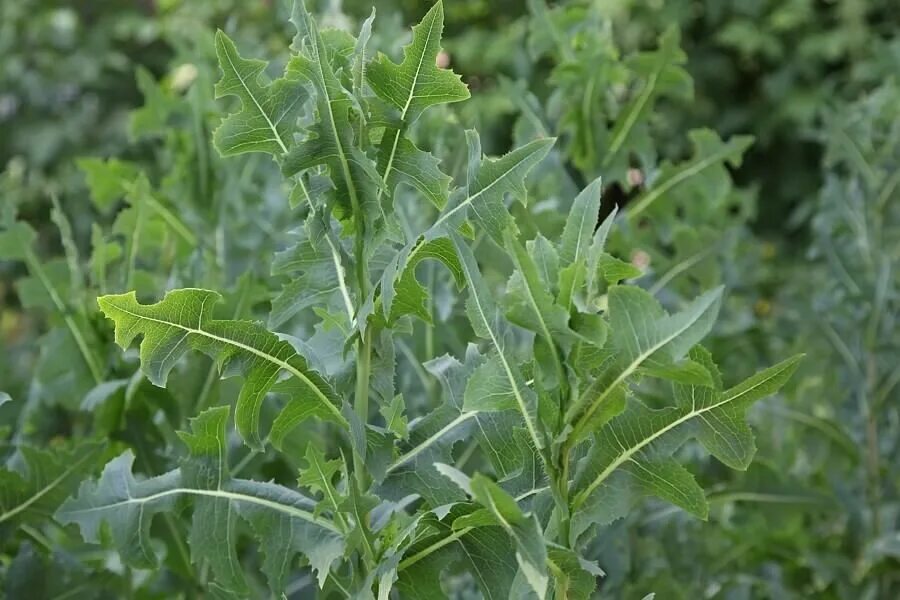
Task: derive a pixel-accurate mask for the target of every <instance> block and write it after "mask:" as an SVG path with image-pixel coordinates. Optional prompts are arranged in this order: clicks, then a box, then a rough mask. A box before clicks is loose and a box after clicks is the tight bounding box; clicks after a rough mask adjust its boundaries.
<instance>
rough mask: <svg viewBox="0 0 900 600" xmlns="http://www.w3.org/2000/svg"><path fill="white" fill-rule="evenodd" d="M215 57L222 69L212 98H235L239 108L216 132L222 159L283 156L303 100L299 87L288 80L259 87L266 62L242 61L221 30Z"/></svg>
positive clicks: (299, 85)
mask: <svg viewBox="0 0 900 600" xmlns="http://www.w3.org/2000/svg"><path fill="white" fill-rule="evenodd" d="M216 56H217V57H218V58H219V66H220V67H221V69H222V79H220V80H219V82H218V83H217V84H216V98H223V97H225V96H237V97H238V98H240V100H241V105H242V107H241V111H240V112H237V113H234V114H231V115H229V116H227V117H225V118H224V119H223V120H222V123H221V125H219V127H218V129H216V131H215V133H214V134H213V141H214V143H215V145H216V148H218V150H219V152H221V153H222V155H223V156H231V155H234V154H242V153H244V152H266V153H268V154H272V155H274V156H281V155H282V154H285V153H287V151H288V146H289V144H290V142H291V133H292V131H293V129H294V127H295V121H296V118H297V116H298V114H299V111H300V109H301V108H302V107H303V102H304V100H305V99H306V97H307V96H306V91H305V90H304V88H303V86H302V84H301V83H300V82H299V81H297V80H296V79H292V78H282V79H278V80H276V81H275V82H273V83H269V84H263V83H261V82H260V78H261V76H262V74H263V71H264V70H265V68H266V62H265V61H262V60H248V59H245V58H242V57H241V55H240V54H238V51H237V48H236V47H235V45H234V42H233V41H231V39H230V38H229V37H228V36H227V35H225V34H224V33H223V32H222V31H221V30H219V31H217V32H216Z"/></svg>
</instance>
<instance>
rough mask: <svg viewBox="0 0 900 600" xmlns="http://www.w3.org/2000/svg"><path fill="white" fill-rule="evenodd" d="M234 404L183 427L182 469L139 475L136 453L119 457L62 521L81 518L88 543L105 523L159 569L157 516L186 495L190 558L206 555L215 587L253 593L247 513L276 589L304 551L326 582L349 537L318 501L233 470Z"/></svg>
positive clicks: (126, 550)
mask: <svg viewBox="0 0 900 600" xmlns="http://www.w3.org/2000/svg"><path fill="white" fill-rule="evenodd" d="M227 419H228V407H224V406H223V407H215V408H211V409H209V410H207V411H206V412H204V413H202V414H201V415H200V416H198V417H197V418H196V419H193V420H192V422H191V431H190V432H185V433H182V434H181V436H182V439H183V440H184V442H185V444H186V445H187V447H188V450H189V452H190V455H189V456H188V457H187V458H186V459H185V460H184V462H183V464H182V466H181V468H179V469H175V470H173V471H170V472H168V473H166V474H164V475H160V476H157V477H153V478H151V479H146V480H142V481H138V480H137V479H135V477H134V475H133V474H132V472H131V468H132V463H133V462H134V456H133V455H132V454H131V452H130V451H128V452H126V453H124V454H122V455H121V456H119V457H118V458H115V459H113V460H112V461H111V462H110V463H109V464H107V465H106V468H105V469H104V470H103V474H102V475H101V477H100V479H99V480H98V481H86V482H84V483H83V484H82V485H81V488H80V489H79V491H78V494H77V496H76V497H74V498H70V499H69V500H67V501H66V502H65V503H64V504H63V505H62V506H61V507H60V508H59V510H58V511H57V513H56V518H57V520H59V521H60V522H61V523H63V524H69V523H75V524H77V525H78V526H79V527H80V529H81V534H82V536H83V537H84V538H85V540H86V541H89V542H93V543H98V542H99V541H100V531H101V526H102V525H104V524H106V525H107V526H108V528H109V532H110V534H111V536H112V541H113V544H114V545H115V547H116V549H117V550H118V552H119V553H120V555H121V556H122V559H123V561H124V562H125V564H127V565H130V566H132V567H136V568H145V569H146V568H154V567H156V565H157V557H156V554H155V552H154V550H153V544H152V540H151V538H150V533H151V525H152V523H153V518H154V517H155V516H156V515H158V514H163V513H170V512H174V511H175V509H176V502H177V501H178V500H179V499H182V500H184V501H187V502H191V503H192V504H193V508H194V510H193V515H192V522H191V533H190V540H191V556H192V560H194V562H197V561H199V560H201V559H204V560H208V561H209V563H210V565H211V566H212V568H213V572H214V573H215V575H216V586H218V587H220V588H222V589H224V591H226V592H228V593H234V594H237V595H243V596H246V595H247V594H248V593H249V590H248V588H247V584H246V581H245V577H244V574H243V567H242V565H241V558H240V556H239V555H238V548H237V546H236V535H237V523H238V519H242V520H243V521H245V522H246V523H247V524H248V525H249V526H250V529H251V530H252V531H253V534H254V536H255V537H256V538H257V539H258V540H260V543H261V547H262V552H263V561H262V570H263V572H264V573H265V574H266V577H267V578H268V580H269V585H270V586H271V588H272V589H273V590H274V591H275V592H276V593H278V592H280V591H282V590H283V589H284V586H285V584H286V577H287V574H288V572H289V568H290V566H291V564H292V562H293V561H292V560H291V559H292V558H293V557H294V556H295V555H296V554H297V553H301V554H303V555H305V556H306V557H307V559H308V560H309V562H310V565H311V566H312V568H313V569H314V570H315V571H316V572H317V573H318V578H319V585H320V586H321V585H323V583H324V581H325V578H326V577H327V575H328V571H329V569H330V566H331V564H332V562H334V561H335V560H336V559H337V558H339V557H340V556H341V554H342V553H343V550H344V543H343V540H342V538H341V535H340V533H339V531H338V529H337V527H336V526H335V525H334V524H333V523H332V522H331V521H328V520H327V519H324V518H322V517H319V516H316V515H315V514H314V513H313V506H314V502H313V501H312V500H309V499H308V498H306V497H304V496H302V495H301V494H299V493H297V492H296V491H294V490H291V489H288V488H285V487H283V486H280V485H276V484H274V483H261V482H257V481H250V480H246V479H235V478H233V477H231V476H230V474H229V471H228V467H227V464H226V462H225V460H226V447H225V440H226V437H225V425H226V422H227Z"/></svg>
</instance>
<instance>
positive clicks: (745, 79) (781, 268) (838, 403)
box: [0, 0, 900, 600]
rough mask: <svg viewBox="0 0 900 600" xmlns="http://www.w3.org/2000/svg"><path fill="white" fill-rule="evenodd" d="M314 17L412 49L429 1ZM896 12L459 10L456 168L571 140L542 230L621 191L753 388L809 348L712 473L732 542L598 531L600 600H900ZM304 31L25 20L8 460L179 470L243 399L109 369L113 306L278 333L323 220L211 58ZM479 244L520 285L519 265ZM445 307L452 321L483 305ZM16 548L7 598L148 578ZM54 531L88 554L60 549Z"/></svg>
mask: <svg viewBox="0 0 900 600" xmlns="http://www.w3.org/2000/svg"><path fill="white" fill-rule="evenodd" d="M311 4H315V8H316V10H317V12H318V13H319V15H321V18H322V22H323V23H327V24H328V25H330V26H332V27H335V28H338V29H340V28H345V29H351V30H356V29H357V28H358V26H359V24H360V23H361V21H362V19H364V18H365V17H367V16H368V15H369V14H370V11H371V7H372V4H374V5H375V7H376V10H377V15H378V19H379V22H380V26H379V28H377V34H376V36H375V37H374V38H373V41H372V45H373V46H374V47H376V48H378V49H379V50H381V51H383V52H385V53H388V54H391V55H394V56H396V55H397V53H398V52H399V48H400V47H401V46H402V45H403V43H405V42H406V41H407V40H408V29H407V25H408V24H409V23H413V22H416V21H417V20H418V19H419V18H420V17H421V16H422V15H423V14H424V13H425V11H427V9H428V8H429V6H430V3H429V2H427V1H418V0H372V1H370V0H352V1H351V0H344V1H343V2H340V1H339V0H318V2H315V3H311ZM896 8H897V7H896V4H895V2H892V1H890V0H747V1H744V2H720V1H718V0H669V1H665V2H664V1H663V0H651V1H649V2H645V1H636V0H593V1H591V0H570V1H560V2H555V3H546V2H544V0H528V1H527V2H524V1H521V0H515V1H514V0H490V1H489V0H451V1H448V2H447V3H446V14H447V24H446V31H445V34H444V38H445V43H444V46H445V48H446V56H444V57H442V59H445V60H446V61H447V62H448V63H449V64H451V65H452V67H453V69H454V70H456V71H457V72H459V73H461V74H462V75H463V78H464V80H465V81H466V83H467V84H468V85H469V87H470V88H471V90H472V93H473V98H472V100H470V101H468V102H466V103H463V104H461V105H459V106H456V107H454V108H453V109H442V110H437V111H434V113H433V114H430V115H429V116H427V117H426V118H423V119H422V120H421V121H420V122H419V123H417V124H416V128H415V129H416V131H414V135H417V136H418V140H417V141H419V142H420V144H421V146H422V147H423V148H426V149H428V150H431V151H432V152H434V153H435V154H436V155H437V156H439V157H441V159H442V160H443V165H444V166H445V168H446V170H447V171H448V172H450V173H453V174H454V175H456V174H457V173H459V172H460V170H461V169H464V161H465V159H464V155H465V143H464V140H462V139H456V138H454V137H453V135H457V134H453V135H451V134H447V133H446V132H447V131H449V130H450V129H451V128H446V127H444V126H443V125H444V124H446V123H447V122H448V121H451V120H452V121H453V122H456V121H460V122H462V123H464V124H465V125H466V126H469V127H477V128H478V129H479V131H480V133H481V139H482V143H483V145H484V148H485V151H486V152H487V153H489V154H500V153H503V152H505V151H506V150H508V149H509V148H511V147H512V146H514V145H516V144H518V143H523V142H527V141H529V140H530V139H533V138H535V137H545V136H550V135H552V136H559V142H558V143H557V145H556V147H555V149H554V151H553V152H552V153H551V155H550V157H549V158H548V159H547V160H546V161H545V162H544V163H543V165H541V166H540V167H539V168H538V169H537V170H536V173H535V175H534V176H533V177H532V178H531V180H530V186H531V189H530V195H531V197H532V202H530V203H529V206H528V207H527V208H524V207H522V206H517V207H516V208H515V210H516V211H517V213H516V218H517V221H518V223H519V224H520V225H521V226H522V228H523V229H526V230H528V231H527V233H528V234H532V235H533V234H535V233H537V232H541V233H544V234H545V235H548V236H551V235H554V234H555V233H557V232H558V231H559V230H560V229H561V226H562V220H563V215H564V214H565V209H567V208H568V204H569V203H570V202H571V199H572V198H573V197H574V196H575V193H576V192H577V191H578V190H580V189H581V188H583V187H584V185H585V183H586V182H588V181H590V180H591V179H593V178H594V177H596V176H598V175H601V176H602V177H603V181H604V211H605V212H607V213H608V212H610V211H612V210H614V208H617V209H618V216H617V219H618V223H619V225H618V227H617V228H616V233H615V235H614V236H613V239H611V244H612V246H613V249H614V251H615V254H616V255H617V256H620V257H623V258H625V259H626V262H623V263H622V265H620V266H621V268H623V269H626V271H625V272H626V273H627V274H628V277H629V278H632V279H635V280H637V281H638V283H640V284H641V285H643V286H644V287H646V288H648V289H650V290H651V291H652V292H653V293H654V294H656V295H657V296H658V297H659V298H660V300H661V301H662V302H663V303H664V304H667V305H670V306H676V305H677V304H678V303H679V302H680V301H681V300H682V299H683V298H688V297H693V296H694V295H696V294H697V293H698V291H699V290H702V289H708V288H709V287H711V286H714V285H717V284H719V283H724V284H725V285H726V286H727V290H728V291H727V294H728V296H727V301H726V305H725V308H724V311H723V316H722V318H721V321H720V323H719V325H718V329H717V331H716V334H715V336H714V340H713V342H712V344H713V351H714V354H715V355H716V356H717V357H721V360H722V362H724V363H726V364H725V365H723V370H724V371H725V372H728V373H732V372H733V373H735V376H742V375H747V374H750V373H752V372H753V371H755V370H756V369H757V368H758V367H759V366H760V365H764V364H769V363H772V362H774V361H775V360H777V359H779V358H783V357H784V356H786V355H788V354H789V353H790V352H793V351H802V352H806V353H807V359H806V361H805V362H804V365H803V367H802V368H801V372H800V373H799V374H798V376H796V377H795V378H794V379H793V380H792V382H791V384H790V389H788V390H786V391H785V392H784V393H782V394H781V395H780V396H777V397H776V398H774V399H772V400H770V401H767V402H766V403H764V404H763V406H762V407H761V408H759V409H758V410H756V411H755V413H754V414H753V419H754V421H755V424H756V425H757V428H756V431H757V444H758V446H759V453H758V456H757V460H756V461H755V463H754V466H753V467H752V468H751V469H750V470H749V471H747V472H745V473H738V474H734V473H732V472H731V471H728V470H726V469H723V468H721V467H720V466H719V465H718V464H717V463H715V462H714V461H710V460H709V459H708V457H706V456H703V455H701V454H700V453H698V452H697V451H696V449H692V448H686V449H685V450H683V452H684V453H685V458H686V459H687V460H691V461H692V462H694V463H696V468H695V469H693V470H694V471H695V472H698V473H701V475H700V477H701V479H702V480H703V481H702V483H703V484H704V487H706V488H707V489H714V490H715V491H714V492H713V494H712V496H711V497H710V501H711V504H712V506H713V510H712V513H711V516H710V520H709V522H708V523H701V522H698V521H696V520H694V519H692V518H691V517H689V516H687V515H685V514H683V513H681V512H679V511H677V510H674V509H672V508H669V507H666V506H662V505H654V504H650V505H649V506H648V507H646V508H645V509H643V510H641V511H638V512H636V513H635V514H634V515H633V516H632V517H630V518H629V519H628V520H626V521H623V522H619V523H615V524H613V525H612V526H610V527H609V528H607V529H606V530H605V531H603V532H601V535H600V536H599V537H598V538H597V542H596V548H595V556H596V557H597V558H598V559H599V561H600V564H601V566H602V567H603V568H604V569H605V570H606V572H607V573H608V574H609V576H608V577H607V578H606V579H605V580H604V582H603V584H602V586H601V592H600V594H601V597H605V598H628V599H630V598H635V599H640V598H643V597H644V596H645V595H646V594H648V593H650V592H656V593H657V597H658V598H666V599H668V598H686V599H687V598H727V599H743V598H809V597H816V598H842V599H844V598H846V599H857V598H862V599H872V600H875V599H888V598H896V597H898V596H900V527H898V525H900V523H898V521H900V514H898V513H900V504H898V498H900V496H898V493H900V490H898V486H900V483H898V482H900V387H898V384H900V371H898V369H897V364H898V359H900V333H898V323H897V318H898V315H900V284H898V278H897V273H896V272H897V270H898V268H900V267H898V265H900V202H898V197H900V192H898V185H900V170H898V167H900V87H898V85H897V83H896V82H895V75H896V74H897V73H898V70H900V37H894V36H895V33H896V32H897V31H900V14H898V12H897V10H896ZM286 16H287V7H286V6H284V5H282V4H281V3H280V2H278V1H277V0H271V1H270V0H203V1H188V0H95V1H92V2H78V3H59V2H54V1H52V0H16V1H15V2H11V1H10V2H3V3H0V132H2V134H0V203H2V204H0V211H2V212H0V228H2V231H3V232H4V233H3V235H5V237H4V238H3V240H4V243H0V260H2V262H0V356H2V357H3V360H0V391H2V392H4V393H6V394H9V396H5V395H2V394H0V456H2V457H3V458H4V459H5V460H6V461H7V466H8V467H9V468H10V469H13V470H15V469H18V468H19V467H17V466H16V465H20V464H22V463H21V460H22V457H21V456H19V455H18V454H17V453H14V452H12V445H11V442H15V443H20V442H22V441H27V442H28V443H29V444H32V445H34V446H37V447H47V448H52V449H53V452H56V453H57V454H54V455H53V456H50V455H48V456H45V457H43V458H41V459H40V460H47V461H49V463H53V461H54V460H56V461H57V462H58V461H59V460H64V459H65V457H66V456H68V455H66V454H65V452H68V451H69V450H68V446H67V444H68V441H67V440H68V439H69V438H74V437H77V436H78V435H79V433H80V432H83V431H86V430H90V431H92V432H94V433H100V434H102V435H104V436H108V437H109V438H110V439H112V440H115V442H116V443H118V444H123V445H126V446H133V447H149V448H158V449H159V450H158V453H159V454H160V455H159V456H157V457H156V458H157V459H158V460H159V461H160V463H161V464H162V463H163V462H164V461H166V460H169V459H170V458H171V457H169V456H165V449H166V448H167V444H168V443H170V442H171V441H172V440H173V439H174V433H173V432H174V430H176V429H178V428H180V427H182V426H183V425H184V423H185V419H186V418H187V417H189V416H191V415H193V414H196V409H197V408H199V407H202V406H207V405H209V404H211V403H213V402H215V398H216V397H217V396H218V395H219V394H228V393H229V390H228V383H227V382H218V381H216V380H215V377H214V375H215V371H214V369H212V368H211V365H210V364H209V363H202V362H201V363H198V364H196V365H191V366H190V368H189V369H187V370H186V371H185V372H183V373H182V374H181V377H182V379H183V381H182V383H183V385H179V386H174V387H173V389H170V390H159V389H156V388H153V387H152V386H150V385H149V384H148V383H147V382H146V381H142V380H141V379H140V377H136V376H134V375H133V374H134V372H135V368H134V367H135V357H134V356H128V355H126V356H125V357H124V358H120V357H119V353H118V352H115V351H114V350H112V340H111V339H109V337H110V333H109V330H108V327H106V325H105V324H104V323H103V322H102V319H100V318H99V317H98V316H97V313H96V308H95V303H94V301H93V298H94V296H95V295H96V294H98V293H106V292H114V291H122V290H125V289H131V288H137V289H138V291H139V292H140V293H142V294H145V295H148V296H158V295H160V293H161V292H162V291H163V290H165V289H170V288H172V287H178V286H187V285H191V286H205V287H213V288H218V289H225V290H232V292H233V293H232V295H231V298H230V299H229V302H228V306H227V307H226V310H227V311H230V313H231V314H234V315H236V316H251V315H252V316H260V315H261V314H264V311H265V310H266V308H267V305H268V302H269V301H270V300H271V298H272V296H273V294H274V292H275V290H269V289H267V288H265V287H264V286H263V285H262V284H261V283H260V281H266V280H267V279H268V278H267V276H266V275H267V271H268V269H269V265H270V257H271V254H272V252H273V251H274V250H276V249H278V248H281V247H283V246H284V243H285V239H286V235H285V232H286V231H287V230H288V229H290V227H291V226H292V225H296V224H297V223H298V222H299V220H298V218H297V217H296V215H292V214H291V212H290V210H289V208H288V203H287V202H286V200H285V194H286V191H285V190H284V189H283V188H282V184H281V178H280V175H279V174H278V173H276V172H275V171H274V168H273V167H272V166H271V165H270V164H269V163H268V162H267V161H264V160H260V159H258V158H255V157H254V155H244V156H242V157H240V158H237V159H229V160H228V161H227V162H225V161H223V160H222V159H220V158H219V157H218V156H217V155H216V153H215V152H214V151H213V150H212V147H211V144H210V136H211V131H212V129H214V127H215V126H216V124H217V123H218V119H219V116H220V112H221V111H222V109H223V105H222V104H220V103H219V102H217V101H215V99H214V98H213V91H212V86H213V83H214V82H215V81H216V80H217V79H218V71H217V68H216V67H215V61H214V59H215V57H214V53H213V43H212V39H213V34H214V32H215V29H216V28H222V29H225V30H226V31H227V32H229V34H230V35H233V36H235V37H236V38H237V41H238V45H239V46H240V47H241V48H244V49H247V54H251V52H250V51H251V50H253V52H252V54H254V55H256V56H259V57H261V58H271V57H273V56H278V55H279V54H280V53H281V51H282V50H283V49H284V48H285V47H286V45H287V44H288V42H289V40H290V34H289V31H288V29H287V27H285V25H284V23H286V21H287V19H286ZM280 66H281V65H278V64H273V65H272V68H273V69H277V68H279V67H280ZM526 237H531V235H526ZM479 253H480V257H481V258H482V259H483V261H484V262H485V264H490V263H491V261H490V259H491V257H492V248H491V244H490V243H488V242H485V243H484V244H483V245H482V247H481V248H480V249H479ZM487 275H488V276H489V277H490V273H487ZM501 276H502V269H498V273H497V275H496V277H495V278H496V279H497V280H499V279H500V277H501ZM434 285H435V286H436V287H437V288H439V286H440V285H442V283H441V282H440V281H435V282H434ZM437 298H438V302H439V303H440V301H441V300H440V295H437ZM439 308H440V310H439V311H438V314H439V315H440V319H441V320H442V321H445V322H449V323H452V322H453V319H454V318H455V317H454V310H455V308H454V307H453V306H449V305H446V306H440V304H439ZM450 332H451V333H448V335H446V336H443V337H442V339H440V340H437V341H435V340H434V339H428V337H427V333H422V332H414V333H422V335H414V336H412V337H411V338H410V340H409V343H410V344H417V343H421V344H431V345H432V346H434V345H435V344H437V345H438V347H437V348H435V347H431V348H430V352H429V354H431V355H435V353H440V352H443V351H453V352H455V353H456V354H458V355H459V354H461V353H462V352H461V348H459V347H456V346H455V344H457V341H456V340H455V339H454V336H453V335H452V329H451V330H450ZM79 339H80V340H82V342H84V343H81V344H80V343H79ZM85 340H86V341H85ZM401 349H402V348H401ZM401 362H402V360H400V359H398V363H401ZM404 369H405V370H404ZM420 370H421V368H419V370H418V371H417V370H416V369H415V365H406V366H405V367H403V368H400V367H398V379H399V380H400V381H401V387H405V388H407V389H412V390H415V389H416V386H420V385H425V386H426V387H427V383H426V384H422V383H421V377H420V375H421V373H419V371H420ZM420 391H422V390H420ZM425 391H427V390H425ZM412 395H414V394H412ZM407 397H410V394H407ZM6 398H12V399H13V400H14V401H13V402H5V399H6ZM7 440H8V441H7ZM60 453H62V454H60ZM138 455H139V456H145V457H147V460H148V463H152V462H153V460H154V459H153V458H152V457H153V455H152V454H148V453H138ZM298 456H299V454H298ZM60 457H63V458H60ZM250 458H253V457H250ZM36 460H37V459H36ZM248 460H249V459H248ZM101 462H102V461H97V464H100V463H101ZM49 463H48V464H49ZM51 466H52V465H51ZM32 468H33V467H32ZM48 468H50V467H48ZM141 468H142V469H144V470H145V472H154V471H159V470H161V469H159V468H156V467H155V466H154V465H153V464H147V465H143V466H142V467H141ZM257 468H258V469H260V470H261V471H262V472H263V473H267V474H268V475H269V476H276V475H277V474H279V473H283V472H289V471H285V465H278V464H270V463H264V462H263V463H260V464H259V465H257ZM20 470H21V469H20ZM2 481H3V480H2V479H0V482H2ZM170 525H171V527H178V524H170ZM4 527H5V525H4V524H3V523H2V522H0V533H3V534H4V535H0V578H2V579H3V580H4V583H3V585H4V586H5V588H4V589H5V590H6V592H7V594H8V595H9V596H10V597H16V593H17V590H19V588H17V587H16V586H18V585H20V584H21V582H22V581H24V580H26V579H27V577H28V574H29V573H35V572H45V573H46V572H47V570H48V569H51V568H52V569H54V570H55V571H58V572H59V573H62V574H63V575H62V576H61V577H60V579H59V580H51V581H44V582H43V583H42V585H43V586H45V587H44V588H42V589H41V590H38V591H34V590H32V591H34V594H33V595H31V596H29V597H32V598H44V597H46V598H52V597H56V595H55V594H57V593H58V592H59V591H60V590H63V589H66V588H67V587H71V586H72V585H76V584H77V585H80V586H83V588H84V589H85V590H90V593H91V594H93V595H92V596H91V597H121V596H120V595H119V592H120V591H121V589H124V588H121V587H120V586H123V585H124V583H123V581H124V580H125V579H127V577H126V576H125V574H123V571H122V569H121V568H120V566H119V567H117V566H116V565H107V566H106V570H104V571H95V570H91V569H86V568H85V567H84V561H90V560H96V557H94V558H91V557H90V556H89V554H86V553H88V549H86V548H83V547H81V546H80V545H79V543H76V542H74V541H72V539H71V538H69V537H67V536H65V535H64V532H60V531H55V530H53V531H50V532H46V531H41V530H38V529H35V528H32V529H31V531H30V532H29V531H28V530H26V529H25V528H26V527H27V525H23V526H22V531H24V532H25V533H24V534H23V535H5V534H6V533H7V532H6V531H5V530H4ZM168 535H169V537H170V538H171V539H172V540H174V539H177V538H178V537H179V535H180V534H178V533H177V532H176V531H171V532H169V534H168ZM48 536H51V537H52V539H53V542H54V545H59V546H60V547H62V548H66V551H65V552H61V551H56V552H53V553H52V554H51V553H48V552H46V551H45V548H43V547H42V541H43V542H46V540H47V537H48ZM61 540H62V541H61ZM44 545H46V544H44ZM178 560H179V559H178V557H177V555H174V554H173V555H172V556H170V557H169V558H168V559H167V561H168V563H167V566H168V567H169V568H170V572H169V574H168V575H165V576H162V575H160V576H159V578H158V579H159V580H158V581H154V582H153V585H149V586H148V587H147V590H151V591H147V592H146V597H166V596H165V590H166V589H167V588H166V582H165V578H166V577H175V578H177V577H181V576H186V575H185V573H186V571H187V570H189V568H188V567H185V565H180V564H178ZM23 578H25V579H23ZM35 594H36V595H35ZM20 597H22V596H20Z"/></svg>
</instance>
